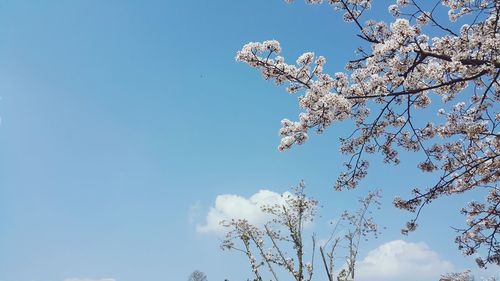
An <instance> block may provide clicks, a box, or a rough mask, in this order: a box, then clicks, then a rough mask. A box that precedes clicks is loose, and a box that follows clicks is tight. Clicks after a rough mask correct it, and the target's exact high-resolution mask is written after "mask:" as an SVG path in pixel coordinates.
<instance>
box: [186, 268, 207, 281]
mask: <svg viewBox="0 0 500 281" xmlns="http://www.w3.org/2000/svg"><path fill="white" fill-rule="evenodd" d="M207 280H208V279H207V276H206V275H205V273H203V272H201V271H199V270H195V271H193V273H191V275H189V279H188V281H207Z"/></svg>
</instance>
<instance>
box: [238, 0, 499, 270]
mask: <svg viewBox="0 0 500 281" xmlns="http://www.w3.org/2000/svg"><path fill="white" fill-rule="evenodd" d="M287 2H293V1H287ZM306 2H307V3H309V4H322V3H323V2H327V4H328V5H332V6H333V7H334V9H335V10H338V11H341V12H343V13H344V15H343V17H344V19H345V20H346V21H347V22H351V23H353V24H354V26H355V27H356V28H357V30H358V37H360V38H362V44H361V45H362V47H360V48H359V50H358V57H357V58H355V59H353V60H351V61H349V62H347V64H346V71H344V72H337V73H335V74H333V75H329V74H327V73H324V72H323V68H324V65H325V63H326V59H325V58H324V57H323V56H317V55H315V54H314V53H312V52H306V53H304V54H303V55H301V56H299V58H298V59H297V60H296V61H295V63H286V62H285V59H284V58H283V57H282V56H280V52H281V46H280V44H279V42H278V41H276V40H270V41H264V42H257V43H249V44H247V45H245V46H244V47H243V48H242V50H240V51H239V52H238V53H237V55H236V60H238V61H242V62H245V63H247V64H248V65H250V66H252V67H254V68H257V69H259V70H260V71H261V73H262V75H263V77H264V79H266V80H272V81H274V82H275V83H276V84H277V85H285V86H286V90H287V91H288V92H289V93H291V94H296V93H298V94H300V97H299V105H300V107H301V109H302V112H301V113H300V114H299V116H298V119H297V120H296V121H293V120H289V119H283V121H282V127H281V129H280V132H279V133H280V136H281V143H280V145H279V146H278V149H279V150H280V151H283V150H286V149H289V148H291V147H292V146H294V145H296V144H298V145H300V144H303V143H304V142H306V141H307V139H308V137H309V131H310V130H311V129H314V130H315V131H316V132H317V133H322V132H323V131H324V130H326V129H327V128H328V127H329V126H330V125H332V124H333V123H334V122H340V121H344V120H346V119H351V120H353V121H354V124H355V129H354V130H353V133H352V134H351V135H349V136H347V137H343V138H340V142H341V152H342V153H344V154H347V155H349V158H348V159H349V160H348V161H347V162H346V163H345V167H346V170H345V171H344V172H342V173H341V174H340V176H339V177H338V179H337V181H336V184H335V188H336V189H337V190H342V189H344V188H349V189H350V188H355V187H357V186H358V184H359V181H360V180H361V179H363V178H364V177H365V176H366V175H367V172H368V167H369V163H368V161H367V160H366V159H365V157H364V156H365V155H366V154H372V153H380V154H382V155H383V159H384V162H385V163H393V164H398V163H399V162H400V160H399V152H400V151H401V150H406V151H413V152H417V151H418V152H421V153H422V155H423V159H422V161H421V162H420V163H419V164H418V168H419V169H420V170H421V171H423V172H434V173H441V175H440V176H439V177H438V180H437V182H436V184H434V185H432V186H427V187H424V188H420V187H412V190H413V191H412V196H411V198H409V199H402V198H399V197H398V198H396V199H395V200H394V204H395V206H396V207H398V208H401V209H405V210H408V211H411V212H415V214H416V215H415V217H414V218H413V219H412V220H411V221H409V222H408V223H407V226H406V228H405V229H403V233H408V232H409V231H412V230H414V229H416V227H417V223H416V221H417V219H418V216H419V214H420V212H421V210H422V208H423V207H424V206H425V205H427V204H429V203H431V202H432V201H433V200H435V199H436V198H439V197H440V196H443V195H453V194H459V193H463V192H466V191H469V190H472V189H477V188H481V190H486V193H487V195H485V197H486V196H487V199H486V200H485V202H484V203H478V204H479V205H477V206H482V207H481V208H480V209H479V210H480V211H478V210H476V211H474V210H471V209H470V208H472V207H471V206H469V208H468V209H467V210H469V211H466V212H465V211H464V214H466V215H467V216H468V221H474V222H475V221H480V222H481V223H476V224H474V227H471V228H468V229H461V230H459V232H460V236H458V237H457V243H458V244H459V247H460V249H462V250H463V253H464V254H466V255H472V254H477V253H478V250H479V248H480V247H481V246H484V247H485V248H486V249H485V251H484V252H482V253H483V254H484V257H483V258H480V259H478V265H480V266H485V265H486V264H487V263H494V264H500V251H499V248H500V247H499V244H498V243H499V242H497V239H498V234H499V233H500V227H499V226H498V225H499V224H498V221H499V218H500V215H499V212H498V197H495V196H492V194H497V192H498V179H499V177H500V169H499V168H500V157H499V155H500V151H499V148H500V135H499V132H498V125H499V122H500V112H499V110H498V109H499V106H498V101H499V99H500V83H499V75H500V32H499V31H500V21H499V19H500V2H498V1H495V0H475V1H470V0H442V1H438V2H437V4H436V5H435V6H434V7H433V8H432V9H425V8H424V6H425V7H427V6H428V5H423V4H424V2H423V1H422V3H419V2H418V1H417V0H397V1H395V3H394V4H392V5H390V6H389V7H388V13H390V14H391V15H392V16H393V17H394V19H393V20H392V22H384V21H375V20H367V19H365V16H366V14H367V13H368V12H369V10H370V7H371V5H372V3H371V1H368V0H330V1H320V0H317V1H313V0H306ZM439 4H441V5H440V6H441V7H438V6H439ZM439 13H447V17H446V18H447V19H448V21H447V22H446V20H443V18H444V17H440V16H439ZM457 22H460V24H457ZM430 34H432V36H431V35H430ZM432 102H434V103H436V104H437V105H438V107H442V108H441V109H439V110H438V111H437V112H432V111H431V107H430V105H431V103H432ZM432 113H434V114H436V113H437V117H435V118H432V117H429V116H432V115H434V114H432ZM492 197H493V199H490V198H492ZM495 200H497V201H495ZM481 204H483V205H481ZM484 217H488V222H490V223H489V224H485V223H484V220H482V218H484ZM491 220H493V222H495V223H496V226H495V227H490V226H491ZM483 232H486V233H489V234H485V233H483ZM478 234H481V235H479V236H478ZM471 235H476V236H475V237H483V236H484V237H486V238H485V239H479V240H478V239H476V240H474V239H472V238H470V236H471ZM468 237H469V238H468ZM471 249H473V250H471Z"/></svg>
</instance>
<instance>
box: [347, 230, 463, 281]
mask: <svg viewBox="0 0 500 281" xmlns="http://www.w3.org/2000/svg"><path fill="white" fill-rule="evenodd" d="M454 271H456V270H455V268H454V266H453V264H451V263H450V262H449V261H446V260H443V259H442V258H441V257H439V255H438V254H437V253H436V252H434V251H432V250H431V249H430V248H429V247H428V246H427V245H426V244H425V243H423V242H420V243H411V242H405V241H402V240H394V241H391V242H388V243H385V244H382V245H381V246H379V247H378V248H376V249H375V250H372V251H370V252H369V253H368V255H367V256H366V257H365V258H364V259H363V260H362V261H361V262H359V263H358V266H357V269H356V280H359V281H379V280H380V281H401V280H405V281H422V280H438V279H439V277H440V276H441V274H443V273H446V272H454Z"/></svg>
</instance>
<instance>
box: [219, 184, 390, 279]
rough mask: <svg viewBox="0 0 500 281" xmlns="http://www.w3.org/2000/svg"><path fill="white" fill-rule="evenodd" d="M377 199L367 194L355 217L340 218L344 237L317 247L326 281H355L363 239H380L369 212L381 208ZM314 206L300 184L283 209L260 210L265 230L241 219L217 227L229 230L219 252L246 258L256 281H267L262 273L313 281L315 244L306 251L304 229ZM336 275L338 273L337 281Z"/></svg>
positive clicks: (336, 235) (280, 206)
mask: <svg viewBox="0 0 500 281" xmlns="http://www.w3.org/2000/svg"><path fill="white" fill-rule="evenodd" d="M379 198H380V195H379V193H378V192H370V193H369V194H368V195H367V196H366V197H364V198H361V199H360V200H359V202H360V208H359V209H358V210H357V211H356V212H354V213H348V212H344V213H343V214H342V221H343V222H347V224H348V225H347V226H346V228H345V229H344V232H343V233H342V234H339V233H338V232H336V231H335V230H336V228H337V227H335V230H334V231H333V232H332V234H331V236H330V238H329V239H327V241H326V242H323V243H322V245H320V246H319V251H320V254H321V255H320V256H321V259H322V262H321V263H322V265H323V267H324V269H325V273H326V276H327V278H328V280H329V281H334V280H337V281H348V280H354V269H355V265H356V258H357V254H358V247H359V243H360V241H361V239H362V238H365V237H366V236H368V235H370V234H373V235H375V237H376V236H377V235H378V233H379V232H378V226H377V224H375V222H374V221H373V218H372V217H371V211H370V209H371V208H372V207H374V206H375V207H378V206H379V201H378V199H379ZM317 204H318V202H317V201H316V200H315V199H313V198H310V197H307V196H306V195H305V193H304V183H303V182H301V183H300V185H299V186H298V187H297V188H296V189H295V191H294V193H293V194H292V193H288V194H287V195H284V203H283V204H276V205H267V206H263V207H262V211H263V212H264V213H266V214H269V215H270V220H269V221H268V222H267V223H265V224H264V225H263V226H258V225H252V224H250V223H249V222H248V221H247V220H244V219H233V220H229V221H223V222H221V224H222V225H223V226H225V227H227V228H229V232H228V233H227V235H226V239H225V240H224V241H223V243H222V245H221V247H222V249H223V250H237V251H240V252H242V253H244V254H245V256H246V257H247V259H248V262H249V264H250V267H251V269H252V272H253V274H254V279H253V280H254V281H261V280H264V279H265V277H264V274H265V272H263V269H264V271H266V269H267V271H268V272H269V273H270V275H271V276H272V278H273V279H274V280H275V281H278V280H279V277H278V276H279V275H280V272H283V271H284V272H285V273H287V274H288V275H289V276H291V277H292V280H295V281H311V280H312V278H313V274H314V271H315V270H314V265H315V263H314V258H315V253H316V248H317V247H316V243H317V242H316V238H315V236H314V235H313V236H312V241H311V242H312V243H311V246H310V247H307V246H306V243H305V242H304V225H307V224H310V223H311V222H313V221H314V219H315V217H316V207H317ZM337 226H338V224H337ZM340 247H346V248H347V249H348V251H347V255H346V256H345V261H344V263H345V266H344V268H342V269H341V268H340V266H342V264H340V266H339V264H337V260H336V259H335V256H338V251H337V250H338V249H339V248H340ZM288 252H292V254H288ZM334 253H335V254H336V255H335V256H334ZM306 254H307V257H306ZM337 266H338V267H339V268H337ZM334 270H336V271H337V274H336V279H334V277H335V274H334Z"/></svg>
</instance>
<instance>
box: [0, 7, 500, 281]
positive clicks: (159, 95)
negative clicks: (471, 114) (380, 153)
mask: <svg viewBox="0 0 500 281" xmlns="http://www.w3.org/2000/svg"><path fill="white" fill-rule="evenodd" d="M382 2H383V1H382ZM387 3H389V2H388V1H387ZM386 6H387V5H385V4H382V8H381V11H376V12H375V13H374V15H375V16H377V17H379V18H384V17H386V16H387V15H386V14H387V13H386V12H385V7H386ZM354 31H355V29H354V27H353V26H350V25H347V24H344V23H343V22H342V20H341V15H339V14H336V13H334V12H333V11H332V10H331V9H330V8H329V7H328V6H326V5H325V6H306V5H305V4H303V3H302V2H301V1H298V2H297V3H295V4H294V5H287V4H285V3H284V1H281V0H255V1H223V0H214V1H17V0H16V1H14V0H13V1H7V0H6V1H1V2H0V97H1V100H0V116H1V120H2V121H1V124H0V281H64V280H105V279H103V278H112V279H114V280H116V281H143V280H148V281H160V280H167V281H168V280H187V277H188V275H189V274H190V273H191V272H192V271H193V270H196V269H198V270H201V271H203V272H205V273H206V274H207V275H208V278H209V280H210V281H214V280H223V279H224V278H229V280H246V278H247V277H250V274H249V270H248V266H247V265H246V262H245V259H244V258H243V257H241V256H240V255H239V254H238V253H232V252H230V253H228V252H222V251H221V250H220V249H219V243H220V240H221V238H220V236H218V235H217V234H213V233H205V234H204V233H199V232H198V231H197V225H203V224H205V218H206V215H207V213H208V211H209V210H210V208H211V207H213V206H214V200H215V198H216V197H217V196H218V195H221V194H235V195H240V196H243V197H246V198H247V197H249V196H251V195H252V194H255V193H256V192H258V191H259V190H260V189H268V190H272V191H275V192H278V193H282V192H284V191H286V190H288V189H289V188H290V187H292V186H294V185H296V184H297V183H298V182H299V181H300V180H301V179H304V180H305V181H306V183H307V185H308V192H309V193H310V194H311V195H312V196H314V197H316V198H318V199H319V200H320V201H321V203H323V205H324V206H325V207H324V208H323V209H322V210H321V213H322V215H323V216H324V217H325V220H326V218H327V217H329V218H335V217H338V215H339V214H340V212H341V211H342V210H343V209H346V208H353V207H355V206H356V204H355V200H356V197H357V196H360V195H363V194H365V193H366V192H367V191H368V190H369V189H373V188H382V189H383V195H384V199H383V206H382V210H381V211H380V213H379V216H378V218H379V220H378V221H379V222H380V224H381V225H383V226H386V227H387V229H386V230H384V232H383V235H382V236H381V237H380V238H379V239H377V240H370V241H368V242H366V243H365V244H363V246H362V250H361V257H365V256H366V255H367V253H368V251H370V250H373V249H376V248H377V247H379V246H380V245H383V244H384V243H389V242H391V241H394V240H398V239H403V240H404V241H406V243H409V244H408V245H423V244H411V243H417V242H425V244H426V245H427V247H428V250H429V252H432V253H434V254H436V255H438V256H434V258H435V259H436V260H439V261H442V262H448V263H446V264H447V265H448V264H452V265H453V268H454V269H457V270H461V269H465V268H474V267H475V265H474V262H473V258H471V257H462V256H461V254H460V253H459V252H458V250H457V249H456V245H455V244H454V242H453V239H454V236H455V234H454V233H453V231H452V229H451V228H450V227H451V226H462V225H463V223H464V218H463V217H462V216H461V215H459V214H458V210H459V209H460V207H462V205H463V203H464V202H466V201H469V200H471V199H473V198H474V196H476V195H475V194H469V195H468V196H467V197H466V198H458V199H457V198H443V199H440V200H438V201H437V202H436V203H435V204H434V205H432V206H430V207H428V208H426V209H425V212H424V213H423V215H422V217H421V221H420V224H421V227H420V229H419V230H418V231H417V232H415V233H413V234H411V235H410V236H408V237H402V236H401V235H400V232H399V229H400V228H401V227H402V226H403V224H404V222H405V221H406V220H408V219H410V218H411V217H410V215H408V214H407V213H405V212H402V211H399V210H396V209H395V208H394V207H393V206H392V204H391V202H392V199H393V198H394V196H395V195H402V196H405V195H408V194H409V188H410V187H414V186H419V185H420V186H422V185H425V184H426V183H427V184H429V183H431V182H432V179H433V176H432V175H424V174H422V173H421V172H419V171H417V170H416V169H415V165H416V163H417V160H418V159H419V158H418V157H415V155H408V156H403V163H402V164H401V165H399V166H397V167H395V166H386V165H383V164H382V162H381V159H380V157H375V158H374V161H372V163H371V169H370V175H369V177H368V178H367V179H366V180H365V181H364V182H363V183H362V184H361V188H360V189H359V190H356V191H349V192H342V193H337V192H334V191H333V188H332V187H333V183H334V182H335V179H336V176H337V175H338V173H339V172H340V170H341V164H342V162H343V161H345V160H346V158H345V156H341V155H340V154H339V152H338V137H339V136H346V135H348V134H349V133H350V130H351V127H350V126H349V125H347V124H346V125H344V124H342V125H337V126H334V127H332V128H330V129H328V130H327V132H326V133H325V134H324V135H322V136H316V135H312V136H311V138H310V140H309V141H308V142H307V143H306V144H305V145H303V146H300V147H296V148H294V149H292V150H290V151H287V152H284V153H280V152H278V150H277V146H278V143H279V136H278V129H279V127H280V120H281V119H282V118H290V119H295V118H296V117H297V115H298V112H299V111H298V110H299V109H298V106H297V97H296V96H290V95H288V94H286V93H285V91H284V90H283V89H280V88H277V87H275V86H274V85H273V84H272V83H270V82H266V81H264V80H262V79H261V77H260V74H259V73H258V72H257V71H255V70H253V69H250V68H249V67H248V66H246V65H244V64H242V63H237V62H235V60H234V56H235V53H236V51H237V50H239V49H240V48H241V47H242V46H243V45H244V44H245V43H247V42H249V41H262V40H267V39H277V40H279V41H280V42H281V44H282V47H283V49H284V56H285V57H286V58H289V59H290V60H295V58H296V57H297V56H298V55H300V54H301V53H303V52H305V51H314V52H315V53H317V54H321V55H325V56H326V57H327V59H328V63H327V67H326V70H327V71H330V72H336V71H341V70H342V69H343V65H344V63H345V61H346V60H347V59H349V58H352V57H353V55H354V51H353V50H354V49H355V48H356V47H357V46H358V44H359V41H358V39H357V37H355V35H354V33H353V32H354ZM430 114H431V115H428V116H434V114H435V113H434V112H431V113H430ZM451 199H453V200H451ZM477 199H481V198H480V197H477ZM326 225H327V224H326V222H325V221H324V222H322V221H321V220H320V221H319V222H317V225H316V227H318V228H319V229H323V230H322V231H324V228H325V227H326ZM422 247H423V246H422ZM443 264H445V263H443ZM497 269H498V268H496V269H495V268H494V269H493V272H494V271H495V270H497ZM71 278H73V279H71Z"/></svg>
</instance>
